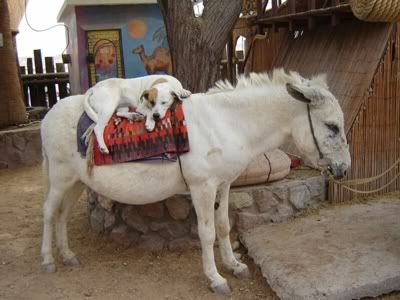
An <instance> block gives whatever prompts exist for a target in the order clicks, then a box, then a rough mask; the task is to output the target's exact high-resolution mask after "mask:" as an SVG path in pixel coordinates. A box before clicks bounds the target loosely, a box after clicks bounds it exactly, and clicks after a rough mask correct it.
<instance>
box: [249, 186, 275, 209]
mask: <svg viewBox="0 0 400 300" xmlns="http://www.w3.org/2000/svg"><path fill="white" fill-rule="evenodd" d="M253 197H254V200H255V202H256V204H257V207H258V210H259V211H260V212H262V213H266V212H269V213H273V212H274V211H276V207H277V206H278V205H279V201H278V200H277V199H276V198H275V197H274V194H273V193H272V192H271V191H270V190H266V189H264V190H258V191H254V192H253Z"/></svg>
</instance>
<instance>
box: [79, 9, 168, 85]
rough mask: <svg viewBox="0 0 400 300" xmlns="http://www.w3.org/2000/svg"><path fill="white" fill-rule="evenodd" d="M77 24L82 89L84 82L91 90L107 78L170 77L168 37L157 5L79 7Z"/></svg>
mask: <svg viewBox="0 0 400 300" xmlns="http://www.w3.org/2000/svg"><path fill="white" fill-rule="evenodd" d="M77 23H78V26H79V27H80V30H81V31H83V32H84V34H82V35H81V36H83V37H84V38H85V40H84V41H82V42H83V43H84V44H85V49H84V51H81V50H80V51H79V52H80V55H85V57H84V58H83V59H84V60H86V61H87V65H88V68H87V70H88V74H87V75H86V76H85V77H84V76H82V77H81V86H84V84H83V82H82V81H83V80H85V78H86V80H87V85H88V86H91V85H93V84H94V83H96V82H98V81H101V80H103V79H106V78H110V77H125V78H134V77H139V76H145V75H150V74H172V63H171V55H170V51H169V47H168V39H167V34H166V31H165V27H164V21H163V18H162V16H161V13H160V10H159V8H158V5H117V6H107V7H104V6H92V7H80V8H79V9H78V10H77ZM95 43H97V45H96V46H95ZM93 47H96V49H94V48H93ZM88 54H89V58H87V57H86V56H87V55H88ZM90 54H93V56H90ZM81 75H85V74H84V73H81Z"/></svg>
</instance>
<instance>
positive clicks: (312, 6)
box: [308, 0, 317, 10]
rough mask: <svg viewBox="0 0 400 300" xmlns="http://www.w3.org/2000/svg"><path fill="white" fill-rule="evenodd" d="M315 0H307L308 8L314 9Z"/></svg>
mask: <svg viewBox="0 0 400 300" xmlns="http://www.w3.org/2000/svg"><path fill="white" fill-rule="evenodd" d="M316 8H317V6H316V0H308V10H311V9H316Z"/></svg>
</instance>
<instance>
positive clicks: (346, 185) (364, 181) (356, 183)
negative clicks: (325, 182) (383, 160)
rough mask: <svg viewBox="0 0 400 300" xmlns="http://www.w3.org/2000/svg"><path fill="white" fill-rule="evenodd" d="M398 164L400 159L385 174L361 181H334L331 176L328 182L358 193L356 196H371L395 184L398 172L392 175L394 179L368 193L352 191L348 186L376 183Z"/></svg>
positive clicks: (398, 175) (399, 174)
mask: <svg viewBox="0 0 400 300" xmlns="http://www.w3.org/2000/svg"><path fill="white" fill-rule="evenodd" d="M399 164H400V158H399V159H398V160H397V161H396V162H395V163H394V164H393V165H392V166H391V167H390V168H389V169H387V170H386V171H385V172H383V173H381V174H379V175H377V176H373V177H368V178H361V179H353V180H346V181H338V180H335V179H334V178H333V177H332V176H330V177H329V182H332V183H333V184H337V185H339V186H341V187H343V188H344V189H346V190H348V191H351V192H354V193H358V194H373V193H376V192H379V191H382V190H383V189H385V188H387V187H388V186H389V185H391V184H392V183H393V182H395V181H396V180H397V178H399V177H400V172H398V173H397V174H395V175H394V177H393V178H392V180H390V181H389V182H388V183H386V184H385V185H383V186H381V187H379V188H377V189H374V190H370V191H363V190H358V189H354V188H351V187H349V185H360V184H366V183H370V182H373V181H377V180H378V179H379V178H382V177H383V176H385V175H387V174H388V173H389V172H390V171H392V170H393V169H395V168H397V165H399Z"/></svg>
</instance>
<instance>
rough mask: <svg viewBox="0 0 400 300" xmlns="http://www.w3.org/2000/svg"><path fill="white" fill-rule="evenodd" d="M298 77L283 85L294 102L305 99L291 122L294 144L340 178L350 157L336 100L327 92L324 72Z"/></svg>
mask: <svg viewBox="0 0 400 300" xmlns="http://www.w3.org/2000/svg"><path fill="white" fill-rule="evenodd" d="M297 79H298V80H296V81H294V82H289V83H287V84H286V89H287V92H288V94H289V95H290V96H291V97H292V99H293V101H295V100H298V101H301V102H304V108H299V109H300V110H301V111H299V112H298V113H296V114H295V116H294V118H293V119H292V122H291V127H292V128H291V129H292V130H291V131H292V136H293V139H294V141H295V143H296V146H297V148H298V149H299V150H300V151H301V152H302V153H303V154H304V155H305V156H306V158H307V159H308V160H309V161H310V162H311V163H312V164H313V165H314V166H315V167H318V168H321V169H324V170H328V171H329V172H330V173H331V174H332V175H333V176H335V177H338V178H341V177H343V176H345V175H346V171H347V169H348V168H349V167H350V163H351V160H350V153H349V146H348V144H347V141H346V134H345V131H344V118H343V112H342V109H341V107H340V105H339V102H338V100H337V99H336V98H335V96H334V95H333V94H332V93H331V92H330V91H329V89H328V85H327V83H326V78H325V76H324V75H319V76H317V77H313V78H311V79H304V78H300V79H299V78H297Z"/></svg>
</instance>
